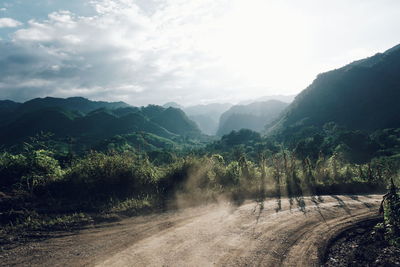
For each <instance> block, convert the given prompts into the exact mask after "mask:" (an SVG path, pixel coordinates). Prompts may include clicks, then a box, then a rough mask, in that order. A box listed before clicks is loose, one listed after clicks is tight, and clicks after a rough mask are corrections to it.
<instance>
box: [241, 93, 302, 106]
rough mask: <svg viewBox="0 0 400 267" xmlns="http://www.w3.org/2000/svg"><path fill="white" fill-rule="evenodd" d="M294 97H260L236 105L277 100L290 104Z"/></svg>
mask: <svg viewBox="0 0 400 267" xmlns="http://www.w3.org/2000/svg"><path fill="white" fill-rule="evenodd" d="M295 97H296V95H269V96H262V97H259V98H255V99H248V100H244V101H241V102H239V104H238V105H248V104H251V103H254V102H265V101H269V100H278V101H281V102H285V103H291V102H293V100H294V99H295Z"/></svg>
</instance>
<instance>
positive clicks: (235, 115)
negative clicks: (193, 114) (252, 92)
mask: <svg viewBox="0 0 400 267" xmlns="http://www.w3.org/2000/svg"><path fill="white" fill-rule="evenodd" d="M288 105H289V104H287V103H285V102H281V101H278V100H269V101H265V102H255V103H251V104H248V105H236V106H233V107H231V108H230V109H229V110H227V111H226V112H224V113H223V114H222V115H221V117H220V120H219V128H218V131H217V135H218V136H223V135H225V134H228V133H230V132H231V131H233V130H240V129H243V128H245V129H250V130H253V131H256V132H261V131H263V130H264V127H265V125H266V124H269V123H271V122H272V121H274V120H275V119H277V118H278V116H279V115H280V114H281V113H282V111H283V110H284V109H285V108H286V107H287V106H288Z"/></svg>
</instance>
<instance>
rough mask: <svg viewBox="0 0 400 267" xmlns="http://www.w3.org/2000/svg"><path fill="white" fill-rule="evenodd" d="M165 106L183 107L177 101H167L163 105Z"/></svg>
mask: <svg viewBox="0 0 400 267" xmlns="http://www.w3.org/2000/svg"><path fill="white" fill-rule="evenodd" d="M162 107H163V108H170V107H172V108H179V109H183V106H181V105H179V104H178V103H176V102H167V103H165V104H164V105H162Z"/></svg>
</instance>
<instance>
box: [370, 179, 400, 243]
mask: <svg viewBox="0 0 400 267" xmlns="http://www.w3.org/2000/svg"><path fill="white" fill-rule="evenodd" d="M397 191H398V190H397V187H396V185H395V184H394V182H393V180H392V183H391V186H390V191H389V193H388V194H386V195H385V196H384V198H383V201H382V205H381V210H380V211H381V212H383V223H381V224H379V225H378V226H377V227H376V228H377V230H381V231H383V234H384V237H385V239H386V240H387V241H388V242H389V244H390V245H392V246H397V247H400V195H399V193H398V192H397Z"/></svg>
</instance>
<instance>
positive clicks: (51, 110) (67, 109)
mask: <svg viewBox="0 0 400 267" xmlns="http://www.w3.org/2000/svg"><path fill="white" fill-rule="evenodd" d="M0 112H1V113H2V114H1V115H2V118H3V120H2V125H1V126H0V140H1V145H6V146H7V145H13V144H16V143H19V142H22V141H24V140H26V139H27V138H28V137H32V136H35V135H37V134H39V133H42V132H49V133H52V134H54V138H56V139H59V138H61V139H62V138H71V137H73V138H78V139H79V140H80V142H84V143H86V144H88V143H90V144H94V143H96V142H99V141H101V140H103V139H108V138H112V137H113V136H115V135H126V134H133V133H137V132H142V133H149V134H153V135H154V136H159V137H162V138H166V139H171V140H172V139H176V138H179V137H191V138H197V137H199V136H200V135H201V132H200V130H199V129H198V128H197V126H196V125H195V123H194V122H193V121H191V120H190V119H189V118H188V117H187V116H186V114H185V113H184V112H183V111H181V110H180V109H177V108H172V107H170V108H163V107H160V106H155V105H149V106H147V107H141V108H138V107H133V106H130V105H128V104H126V103H123V102H115V103H109V102H96V101H91V100H88V99H85V98H81V97H74V98H67V99H62V98H43V99H33V100H30V101H27V102H25V103H23V104H19V103H15V102H12V101H1V102H0ZM10 113H11V114H12V115H9V116H4V115H6V114H10ZM153 139H154V138H153ZM82 140H84V141H82Z"/></svg>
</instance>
